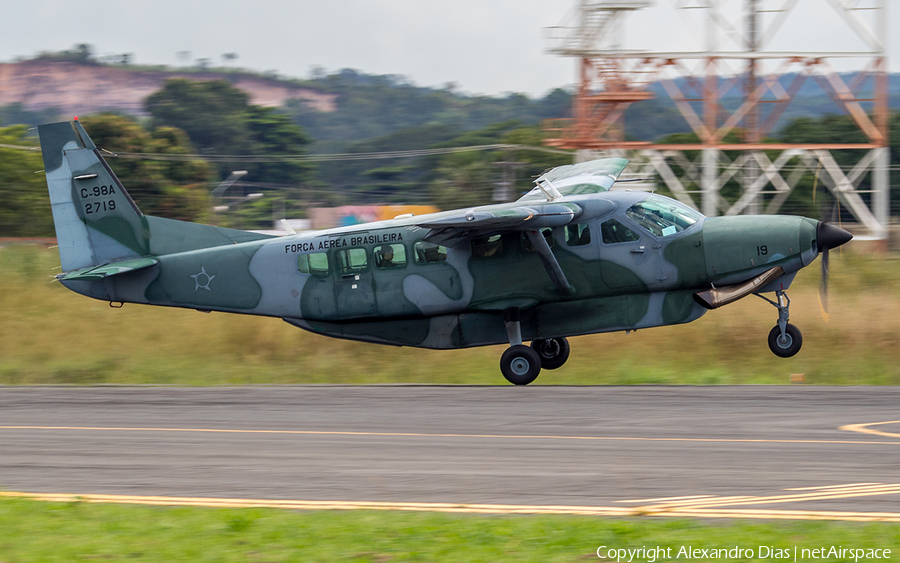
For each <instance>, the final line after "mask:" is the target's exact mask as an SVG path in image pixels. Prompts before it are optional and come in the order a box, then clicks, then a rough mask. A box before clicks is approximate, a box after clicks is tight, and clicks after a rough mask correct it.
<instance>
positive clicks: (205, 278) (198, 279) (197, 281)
mask: <svg viewBox="0 0 900 563" xmlns="http://www.w3.org/2000/svg"><path fill="white" fill-rule="evenodd" d="M215 277H216V276H215V275H210V274H207V273H206V268H204V267H203V265H202V264H201V265H200V271H199V272H198V273H196V274H194V275H192V276H191V278H193V280H194V293H197V292H198V291H200V290H201V289H205V290H206V291H212V290H211V289H210V288H209V282H211V281H213V280H214V279H215Z"/></svg>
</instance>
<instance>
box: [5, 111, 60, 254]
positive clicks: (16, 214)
mask: <svg viewBox="0 0 900 563" xmlns="http://www.w3.org/2000/svg"><path fill="white" fill-rule="evenodd" d="M2 145H13V146H26V147H27V146H35V145H36V143H35V142H34V139H33V138H29V137H28V136H27V128H26V127H25V126H24V125H14V126H11V127H0V200H2V201H3V205H0V237H44V236H53V218H52V217H51V213H50V196H49V195H48V193H47V182H46V181H45V179H44V175H43V174H35V172H39V171H41V169H43V168H44V164H43V162H42V159H41V153H40V152H38V151H30V150H21V149H13V148H6V147H3V146H2Z"/></svg>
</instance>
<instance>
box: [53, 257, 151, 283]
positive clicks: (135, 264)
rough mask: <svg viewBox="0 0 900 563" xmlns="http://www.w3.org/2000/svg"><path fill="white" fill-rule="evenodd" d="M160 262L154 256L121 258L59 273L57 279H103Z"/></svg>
mask: <svg viewBox="0 0 900 563" xmlns="http://www.w3.org/2000/svg"><path fill="white" fill-rule="evenodd" d="M158 263H159V261H157V260H154V259H153V258H136V259H134V260H120V261H118V262H110V263H109V264H103V265H101V266H92V267H90V268H82V269H80V270H75V271H73V272H67V273H65V274H59V275H58V276H56V279H58V280H60V281H95V280H102V279H103V278H108V277H109V276H115V275H118V274H124V273H127V272H133V271H135V270H143V269H144V268H149V267H150V266H153V265H155V264H158Z"/></svg>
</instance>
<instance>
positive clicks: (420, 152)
mask: <svg viewBox="0 0 900 563" xmlns="http://www.w3.org/2000/svg"><path fill="white" fill-rule="evenodd" d="M0 147H2V148H9V149H21V150H39V149H38V147H23V146H19V145H0ZM513 149H514V150H527V151H535V152H545V153H552V154H572V152H571V151H566V150H560V149H553V148H547V147H534V146H530V145H506V144H495V145H472V146H468V147H443V148H436V149H416V150H408V151H382V152H349V153H335V154H285V155H246V154H221V155H215V154H172V153H150V152H113V153H112V155H111V156H116V157H119V158H128V159H136V160H168V161H177V162H182V161H188V160H207V161H210V162H247V163H265V162H331V161H346V160H381V159H388V158H415V157H421V156H436V155H444V154H454V153H463V152H477V151H491V150H513ZM107 156H110V155H107Z"/></svg>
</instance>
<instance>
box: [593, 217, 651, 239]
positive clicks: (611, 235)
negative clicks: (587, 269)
mask: <svg viewBox="0 0 900 563" xmlns="http://www.w3.org/2000/svg"><path fill="white" fill-rule="evenodd" d="M600 234H601V235H602V236H603V244H616V243H619V242H634V241H636V240H641V237H640V236H639V235H637V234H636V233H635V232H634V231H632V230H631V229H629V228H628V227H626V226H625V225H623V224H622V223H619V222H618V221H616V220H615V219H610V220H609V221H604V222H603V224H602V225H600Z"/></svg>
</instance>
